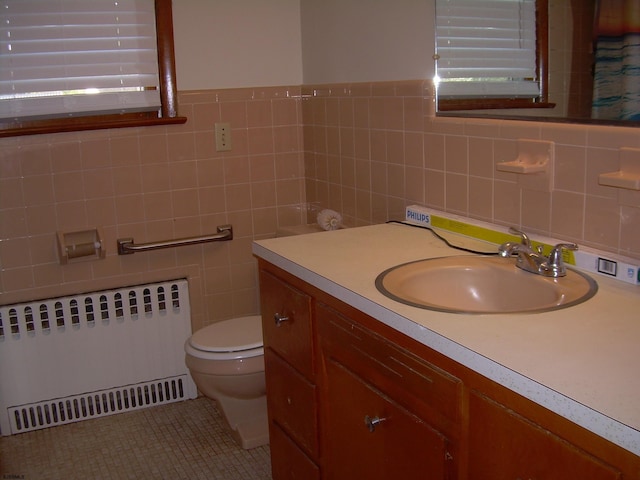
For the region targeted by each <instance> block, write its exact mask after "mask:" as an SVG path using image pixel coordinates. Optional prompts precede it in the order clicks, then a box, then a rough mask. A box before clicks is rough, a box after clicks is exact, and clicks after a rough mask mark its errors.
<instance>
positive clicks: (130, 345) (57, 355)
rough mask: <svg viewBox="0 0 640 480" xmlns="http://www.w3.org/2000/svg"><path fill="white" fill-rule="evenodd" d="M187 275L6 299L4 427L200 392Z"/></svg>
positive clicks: (37, 425)
mask: <svg viewBox="0 0 640 480" xmlns="http://www.w3.org/2000/svg"><path fill="white" fill-rule="evenodd" d="M190 335H191V315H190V307H189V291H188V283H187V280H184V279H181V280H175V281H168V282H163V283H155V284H149V285H138V286H135V287H126V288H120V289H116V290H108V291H101V292H95V293H90V294H82V295H75V296H68V297H61V298H53V299H49V300H42V301H37V302H31V303H23V304H17V305H7V306H1V307H0V433H1V434H2V435H11V434H14V433H22V432H26V431H31V430H38V429H41V428H47V427H51V426H54V425H60V424H65V423H71V422H77V421H80V420H85V419H89V418H95V417H101V416H106V415H113V414H115V413H121V412H124V411H130V410H137V409H140V408H146V407H150V406H154V405H158V404H164V403H172V402H176V401H181V400H186V399H188V398H195V397H196V396H197V389H196V386H195V384H194V383H193V380H192V379H191V376H190V375H189V371H188V369H187V367H186V365H185V362H184V342H185V341H186V340H187V338H188V337H189V336H190Z"/></svg>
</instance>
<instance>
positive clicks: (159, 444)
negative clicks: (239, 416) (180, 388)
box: [0, 397, 271, 480]
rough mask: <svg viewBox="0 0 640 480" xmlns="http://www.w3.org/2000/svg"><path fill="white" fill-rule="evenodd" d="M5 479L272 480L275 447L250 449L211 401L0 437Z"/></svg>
mask: <svg viewBox="0 0 640 480" xmlns="http://www.w3.org/2000/svg"><path fill="white" fill-rule="evenodd" d="M0 479H2V480H14V479H20V480H40V479H43V480H63V479H64V480H67V479H80V480H91V479H96V480H98V479H105V480H106V479H109V480H111V479H113V480H120V479H135V480H138V479H143V480H146V479H171V480H177V479H188V480H194V479H207V480H271V461H270V457H269V446H268V445H267V446H264V447H258V448H254V449H251V450H243V449H242V448H240V447H238V446H237V445H236V444H235V443H234V441H233V440H232V438H231V437H230V436H229V435H228V434H227V432H226V431H225V430H224V420H223V419H222V416H221V415H220V413H219V412H218V410H217V408H216V407H215V404H213V403H212V402H211V401H210V400H209V399H207V398H203V397H200V398H197V399H195V400H186V401H183V402H178V403H172V404H168V405H160V406H155V407H152V408H147V409H144V410H138V411H134V412H127V413H121V414H118V415H113V416H109V417H102V418H95V419H91V420H86V421H83V422H78V423H71V424H67V425H60V426H56V427H52V428H48V429H45V430H36V431H33V432H26V433H21V434H18V435H12V436H8V437H0Z"/></svg>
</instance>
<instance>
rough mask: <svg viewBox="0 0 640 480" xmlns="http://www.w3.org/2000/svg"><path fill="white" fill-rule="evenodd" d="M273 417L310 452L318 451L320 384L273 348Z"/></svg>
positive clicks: (268, 367)
mask: <svg viewBox="0 0 640 480" xmlns="http://www.w3.org/2000/svg"><path fill="white" fill-rule="evenodd" d="M264 360H265V373H266V377H267V405H268V410H269V417H270V420H271V421H272V422H275V423H276V424H278V425H279V426H280V427H282V429H283V430H284V431H285V432H287V433H288V434H289V435H290V436H291V437H292V438H293V439H294V440H296V442H298V443H299V444H300V446H301V447H302V448H303V449H304V450H305V451H306V452H308V453H309V454H310V455H312V456H314V457H317V455H318V443H319V442H318V421H317V418H318V407H317V402H316V386H315V385H313V384H312V383H310V382H309V381H308V380H307V379H306V378H305V377H303V376H302V375H301V374H300V373H299V372H297V371H296V370H295V369H294V368H293V367H292V366H291V365H289V364H288V363H287V362H285V361H284V360H283V359H282V358H280V357H279V356H278V355H277V354H276V353H274V352H273V351H272V350H270V349H266V350H265V358H264Z"/></svg>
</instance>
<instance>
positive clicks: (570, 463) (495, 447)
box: [469, 392, 623, 480]
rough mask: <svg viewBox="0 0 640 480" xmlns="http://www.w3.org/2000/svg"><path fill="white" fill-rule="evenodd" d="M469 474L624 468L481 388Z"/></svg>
mask: <svg viewBox="0 0 640 480" xmlns="http://www.w3.org/2000/svg"><path fill="white" fill-rule="evenodd" d="M469 478H473V479H476V480H483V479H486V480H489V479H490V480H501V479H505V480H507V479H513V478H523V479H525V478H544V479H547V480H565V479H567V478H576V479H578V478H580V479H582V478H584V479H587V478H588V479H590V480H614V479H621V478H623V476H622V473H621V472H619V471H618V470H616V469H614V468H612V467H611V466H609V465H606V464H605V463H604V462H602V461H601V460H599V459H598V458H596V457H594V456H592V455H590V454H588V453H587V452H585V451H583V450H581V449H579V448H577V447H576V446H574V445H572V444H570V443H568V442H567V441H565V440H563V439H562V438H560V437H558V436H556V435H554V434H553V433H551V432H549V431H548V430H545V429H544V428H542V427H540V426H539V425H536V424H534V423H532V422H530V421H529V420H527V419H526V418H524V417H522V416H521V415H518V414H517V413H516V412H514V411H513V410H510V409H508V408H507V407H505V406H503V405H500V404H499V403H496V402H495V401H493V400H491V399H489V398H487V397H485V396H484V395H481V394H479V393H477V392H471V395H470V396H469Z"/></svg>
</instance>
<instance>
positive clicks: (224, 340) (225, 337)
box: [185, 315, 264, 360]
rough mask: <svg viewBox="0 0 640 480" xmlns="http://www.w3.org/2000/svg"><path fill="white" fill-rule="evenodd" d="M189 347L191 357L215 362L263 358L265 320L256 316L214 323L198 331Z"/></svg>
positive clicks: (188, 343)
mask: <svg viewBox="0 0 640 480" xmlns="http://www.w3.org/2000/svg"><path fill="white" fill-rule="evenodd" d="M185 347H186V348H187V353H189V354H190V355H193V356H196V357H198V358H208V359H212V360H232V359H240V358H250V357H256V356H259V355H262V354H263V353H264V348H263V342H262V317H260V315H252V316H247V317H238V318H232V319H230V320H224V321H222V322H218V323H214V324H212V325H209V326H207V327H204V328H202V329H200V330H198V331H197V332H195V333H194V334H193V335H192V336H191V337H190V338H189V340H188V341H187V344H186V345H185Z"/></svg>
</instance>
